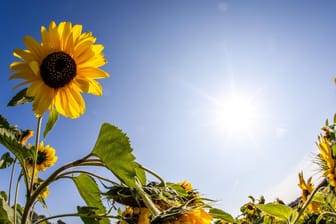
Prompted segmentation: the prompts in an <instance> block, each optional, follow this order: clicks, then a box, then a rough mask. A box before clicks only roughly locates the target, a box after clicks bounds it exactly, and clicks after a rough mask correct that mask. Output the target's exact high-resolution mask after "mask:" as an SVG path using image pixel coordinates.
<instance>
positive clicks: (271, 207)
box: [256, 203, 292, 220]
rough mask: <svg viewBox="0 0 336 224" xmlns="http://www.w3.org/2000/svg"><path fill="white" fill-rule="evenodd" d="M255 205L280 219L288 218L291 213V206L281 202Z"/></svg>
mask: <svg viewBox="0 0 336 224" xmlns="http://www.w3.org/2000/svg"><path fill="white" fill-rule="evenodd" d="M256 207H257V208H259V209H260V210H261V211H263V212H264V213H266V214H268V215H270V216H273V217H275V218H278V219H282V220H289V217H290V215H291V213H292V208H290V207H288V206H286V205H283V204H275V203H268V204H258V205H256Z"/></svg>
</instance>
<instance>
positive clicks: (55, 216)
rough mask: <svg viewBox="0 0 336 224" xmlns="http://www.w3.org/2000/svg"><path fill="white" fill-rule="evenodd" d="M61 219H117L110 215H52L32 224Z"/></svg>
mask: <svg viewBox="0 0 336 224" xmlns="http://www.w3.org/2000/svg"><path fill="white" fill-rule="evenodd" d="M62 217H84V218H85V217H87V218H114V219H118V218H119V217H118V216H111V215H97V216H93V215H87V214H79V213H69V214H61V215H54V216H49V217H46V218H43V219H40V220H38V221H36V222H34V223H33V224H39V223H41V222H44V221H47V220H50V219H57V218H62Z"/></svg>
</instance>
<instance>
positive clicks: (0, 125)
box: [0, 115, 33, 164]
mask: <svg viewBox="0 0 336 224" xmlns="http://www.w3.org/2000/svg"><path fill="white" fill-rule="evenodd" d="M20 133H21V134H22V131H21V130H17V129H16V128H13V127H11V126H10V125H9V123H8V121H7V120H6V119H5V118H4V117H3V116H1V115H0V144H2V145H3V146H5V147H6V148H7V149H8V150H9V151H10V152H12V153H13V154H14V155H15V157H16V158H17V159H18V160H19V161H20V163H21V164H23V162H24V160H25V159H27V158H33V152H32V150H28V149H27V148H26V147H25V146H23V145H22V144H20V142H19V141H18V137H19V136H20Z"/></svg>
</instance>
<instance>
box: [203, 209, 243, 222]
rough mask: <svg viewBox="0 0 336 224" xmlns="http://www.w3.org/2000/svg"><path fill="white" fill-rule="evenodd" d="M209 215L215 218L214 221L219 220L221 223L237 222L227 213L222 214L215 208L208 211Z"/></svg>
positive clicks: (222, 212)
mask: <svg viewBox="0 0 336 224" xmlns="http://www.w3.org/2000/svg"><path fill="white" fill-rule="evenodd" d="M209 214H210V215H211V216H212V217H213V218H215V219H219V220H221V221H225V222H229V223H237V220H236V219H235V218H233V217H232V215H230V214H229V213H227V212H224V211H223V210H221V209H217V208H211V209H210V210H209Z"/></svg>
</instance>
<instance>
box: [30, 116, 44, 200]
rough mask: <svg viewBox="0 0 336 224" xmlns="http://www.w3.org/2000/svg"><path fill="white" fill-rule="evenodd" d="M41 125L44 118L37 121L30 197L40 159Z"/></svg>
mask: <svg viewBox="0 0 336 224" xmlns="http://www.w3.org/2000/svg"><path fill="white" fill-rule="evenodd" d="M41 124H42V116H41V117H39V118H38V119H37V127H36V140H35V150H36V151H35V158H34V161H33V164H34V165H33V173H32V177H31V182H30V187H29V193H30V194H29V195H28V197H30V195H31V193H32V192H33V186H34V176H35V172H36V163H37V158H38V148H39V144H40V132H41Z"/></svg>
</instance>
